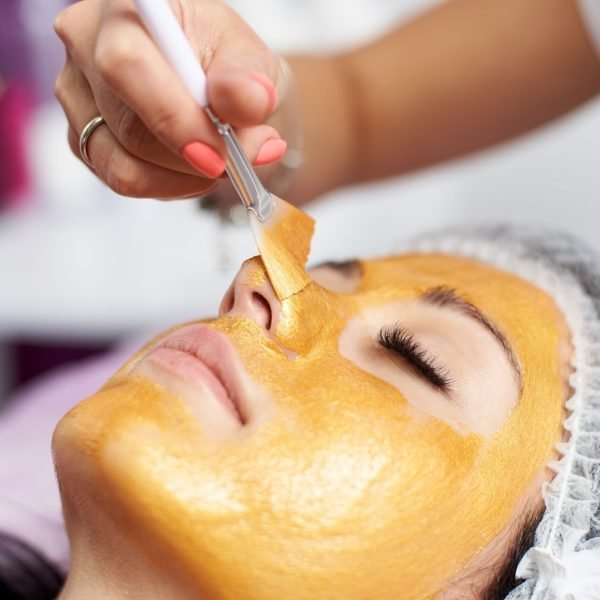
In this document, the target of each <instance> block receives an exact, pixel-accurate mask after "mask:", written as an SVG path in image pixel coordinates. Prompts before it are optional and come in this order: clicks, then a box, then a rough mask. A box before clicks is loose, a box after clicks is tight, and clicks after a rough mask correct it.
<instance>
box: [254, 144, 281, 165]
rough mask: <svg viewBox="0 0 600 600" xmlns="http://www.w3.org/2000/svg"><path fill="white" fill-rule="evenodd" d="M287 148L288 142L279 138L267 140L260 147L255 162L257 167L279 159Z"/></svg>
mask: <svg viewBox="0 0 600 600" xmlns="http://www.w3.org/2000/svg"><path fill="white" fill-rule="evenodd" d="M286 150H287V142H286V141H285V140H280V139H278V138H271V139H270V140H267V141H266V142H265V143H264V144H263V145H262V146H261V147H260V149H259V151H258V154H257V155H256V158H255V159H254V164H255V165H256V166H257V167H260V165H266V164H268V163H271V162H273V161H274V160H279V159H280V158H281V157H282V156H283V155H284V154H285V151H286Z"/></svg>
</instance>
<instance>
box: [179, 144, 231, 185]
mask: <svg viewBox="0 0 600 600" xmlns="http://www.w3.org/2000/svg"><path fill="white" fill-rule="evenodd" d="M181 155H182V156H183V158H185V159H186V160H187V161H188V162H189V163H190V164H191V165H192V167H194V168H195V169H196V170H198V171H200V173H202V175H205V176H206V177H210V178H211V179H214V178H215V177H218V176H219V175H220V174H221V173H222V172H223V171H224V170H225V161H224V160H223V159H222V158H221V156H220V155H219V154H218V153H217V151H216V150H215V149H214V148H211V147H210V146H209V145H208V144H204V143H203V142H190V143H189V144H188V145H187V146H185V147H184V148H183V150H182V151H181Z"/></svg>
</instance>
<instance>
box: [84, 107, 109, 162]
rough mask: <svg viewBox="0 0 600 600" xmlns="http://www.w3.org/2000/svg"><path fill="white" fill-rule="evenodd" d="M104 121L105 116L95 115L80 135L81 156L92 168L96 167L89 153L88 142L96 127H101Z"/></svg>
mask: <svg viewBox="0 0 600 600" xmlns="http://www.w3.org/2000/svg"><path fill="white" fill-rule="evenodd" d="M102 123H104V117H101V116H100V115H98V116H97V117H94V118H93V119H92V120H91V121H90V122H89V123H88V124H87V125H86V126H85V127H84V128H83V131H82V132H81V135H80V136H79V154H81V158H83V160H84V161H85V164H86V165H88V167H90V168H91V169H93V168H94V165H93V164H92V161H91V160H90V155H89V154H88V150H87V144H88V141H89V139H90V136H91V135H92V133H94V130H95V129H96V127H100V125H102Z"/></svg>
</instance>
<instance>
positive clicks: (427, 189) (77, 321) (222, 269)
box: [0, 0, 600, 403]
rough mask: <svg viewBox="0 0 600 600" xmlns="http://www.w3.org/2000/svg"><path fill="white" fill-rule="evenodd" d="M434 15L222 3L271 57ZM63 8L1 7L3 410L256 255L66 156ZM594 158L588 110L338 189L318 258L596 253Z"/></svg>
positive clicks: (38, 4)
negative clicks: (486, 243)
mask: <svg viewBox="0 0 600 600" xmlns="http://www.w3.org/2000/svg"><path fill="white" fill-rule="evenodd" d="M434 3H435V2H433V1H431V0H430V1H425V0H403V1H399V0H398V1H395V2H394V1H391V0H369V1H366V0H365V1H359V0H355V1H353V2H352V10H349V9H348V2H342V0H329V1H328V2H320V1H319V0H304V1H303V2H292V1H289V2H284V1H282V0H277V1H276V0H254V1H253V2H244V3H242V2H241V1H240V2H235V1H232V2H230V4H232V5H233V6H234V7H235V8H236V9H237V10H238V11H239V12H240V13H241V14H242V15H243V16H244V17H245V18H246V20H247V21H249V22H250V24H251V25H252V26H253V27H254V28H255V29H256V30H257V31H258V33H259V34H260V35H261V36H262V37H263V38H264V39H265V40H266V41H267V42H268V43H269V44H270V45H271V46H272V47H273V48H274V49H276V50H280V51H289V50H294V51H302V50H306V51H315V50H328V49H339V48H344V47H349V46H352V45H355V44H358V43H360V42H363V41H366V40H368V39H369V38H371V37H373V36H375V35H376V34H378V33H379V32H381V31H382V30H384V29H386V28H388V27H390V25H391V24H392V23H396V22H397V21H399V20H401V19H407V18H410V17H411V16H413V15H414V14H416V13H417V12H419V11H422V10H425V9H427V8H428V7H429V6H431V5H432V4H434ZM65 4H66V2H65V1H60V0H2V2H1V4H0V403H1V402H2V401H4V402H6V401H7V399H8V398H9V397H11V396H12V395H13V394H14V391H15V390H16V389H17V388H22V386H23V385H25V384H31V382H32V381H33V380H34V379H35V378H36V377H39V376H40V375H42V374H47V373H49V372H51V371H52V370H53V369H56V368H57V367H59V366H64V365H67V364H73V363H74V362H76V361H82V360H84V359H86V358H87V357H90V356H93V355H96V354H98V353H102V352H104V351H106V350H107V349H110V348H114V347H117V346H119V345H120V344H123V343H125V344H126V345H127V344H131V345H132V346H133V345H135V344H136V343H137V342H138V341H142V340H143V339H144V338H145V337H147V336H150V335H151V334H153V333H155V332H156V331H158V330H159V329H160V328H162V327H164V326H169V325H172V324H174V323H178V322H181V321H184V320H186V319H190V318H197V317H200V316H207V315H211V314H214V313H215V311H216V308H217V306H218V302H219V299H220V297H221V295H222V294H223V293H224V291H225V289H226V288H227V286H228V285H229V282H230V281H231V279H232V278H233V276H234V275H235V273H236V271H237V269H238V267H239V265H240V263H241V262H242V261H243V260H244V259H245V258H248V257H250V256H252V255H253V254H255V248H254V246H253V240H252V237H251V235H250V231H249V229H248V228H247V227H245V226H243V225H242V226H236V225H231V224H230V225H224V224H222V223H219V222H218V221H217V220H216V218H215V217H213V216H211V215H208V214H206V213H205V212H202V211H200V210H199V208H198V204H197V203H196V202H194V201H187V202H174V203H160V202H156V201H151V200H139V199H138V200H135V199H127V198H122V197H119V196H117V195H115V194H114V193H112V192H111V191H109V190H108V189H106V188H104V187H103V186H102V185H101V184H100V183H99V182H98V181H96V180H95V178H94V177H93V176H92V175H91V174H90V173H89V172H88V171H87V170H86V169H85V168H84V166H83V165H82V164H81V163H80V162H79V161H78V160H77V159H75V158H74V157H73V156H72V155H71V152H70V150H69V148H68V145H67V142H66V122H65V120H64V117H63V114H62V111H61V109H60V108H59V107H58V104H57V102H56V101H55V100H54V99H53V96H52V89H53V81H54V78H55V76H56V74H57V72H58V70H59V69H60V67H61V65H62V62H63V50H62V46H61V44H60V43H59V41H58V40H57V39H56V38H55V36H54V34H53V31H52V21H53V19H54V16H55V15H56V13H57V12H58V11H59V10H60V9H61V8H62V7H63V6H64V5H65ZM599 147H600V102H594V103H591V104H589V105H588V106H586V107H584V108H583V109H582V110H580V111H579V112H577V113H575V114H573V115H571V116H569V117H568V118H566V119H563V120H562V121H560V122H558V123H556V124H554V125H552V126H551V127H548V128H546V129H544V130H541V131H539V132H536V133H534V134H532V135H529V136H527V137H525V138H522V139H520V140H518V141H516V142H513V143H511V144H508V145H505V146H502V147H501V148H498V149H495V150H493V151H491V152H487V153H485V154H482V155H479V156H477V157H475V158H471V159H468V160H465V161H461V162H460V163H454V164H452V165H448V166H444V167H441V168H437V169H434V170H428V171H425V172H421V173H419V174H417V175H414V176H410V177H405V178H402V179H398V180H393V181H387V182H385V183H382V184H378V185H370V186H363V187H359V188H354V189H351V190H342V191H340V192H338V193H336V194H332V195H330V196H328V197H325V198H322V199H321V200H320V201H318V202H317V203H315V204H313V205H312V206H310V207H308V210H309V212H311V213H312V214H313V215H314V216H315V217H316V219H317V222H318V227H317V233H316V237H315V239H314V245H313V253H312V260H313V261H315V262H316V261H319V260H323V259H330V258H342V257H348V256H363V255H377V254H382V253H386V252H389V251H391V250H393V248H394V246H395V245H396V243H397V242H398V241H399V240H401V239H404V238H406V237H408V236H411V235H414V234H416V233H419V232H422V231H424V230H427V229H435V228H440V227H442V226H444V225H447V224H452V223H473V222H497V221H528V222H539V223H543V224H545V225H549V226H553V227H555V228H561V229H566V230H568V231H571V232H573V233H575V234H576V235H578V236H580V237H581V238H584V239H586V240H587V241H588V242H589V243H591V244H593V245H595V246H597V247H598V249H599V250H600V236H598V231H597V229H598V224H599V223H600V219H599V218H598V217H599V216H600V170H599V163H598V155H599V153H598V148H599ZM92 385H97V382H96V380H94V379H92V380H90V383H89V386H90V388H91V386H92ZM85 391H86V388H85V386H84V387H83V388H82V393H84V392H85ZM91 391H93V388H91V389H89V391H88V393H89V392H91Z"/></svg>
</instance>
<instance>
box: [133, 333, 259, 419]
mask: <svg viewBox="0 0 600 600" xmlns="http://www.w3.org/2000/svg"><path fill="white" fill-rule="evenodd" d="M143 361H144V362H148V363H150V364H151V365H156V366H157V367H158V368H159V369H160V371H162V372H163V373H164V372H166V373H167V375H170V376H171V377H175V378H176V379H177V380H179V381H182V382H185V383H187V384H189V385H190V386H191V387H192V389H199V390H200V391H202V392H204V394H208V395H209V396H210V397H212V398H213V399H215V400H216V401H217V404H218V405H219V406H220V408H221V409H222V410H224V411H226V413H227V414H228V415H229V417H230V418H233V419H235V421H237V423H238V424H239V425H241V426H244V425H246V424H247V423H248V417H249V414H248V407H249V402H248V398H247V391H246V389H247V385H246V383H245V382H244V380H243V374H242V369H241V366H240V365H239V364H238V359H237V356H236V354H235V352H234V350H233V348H232V346H231V344H230V342H229V340H228V339H227V337H226V336H225V335H224V334H222V333H219V332H217V331H214V330H213V329H211V328H210V327H207V326H206V325H203V324H198V323H197V324H193V325H187V326H185V327H182V328H181V329H179V330H177V331H175V332H173V333H172V334H171V335H169V336H167V337H166V338H165V339H163V340H161V342H160V343H159V344H158V346H156V347H155V348H154V349H152V350H151V351H150V352H149V353H148V354H147V355H146V357H144V359H143ZM192 400H195V399H194V398H192Z"/></svg>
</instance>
